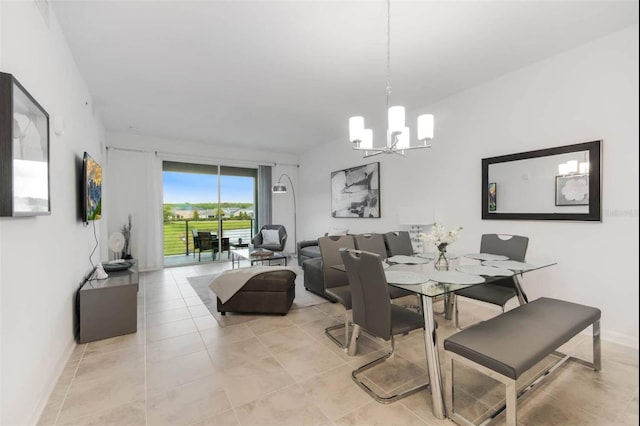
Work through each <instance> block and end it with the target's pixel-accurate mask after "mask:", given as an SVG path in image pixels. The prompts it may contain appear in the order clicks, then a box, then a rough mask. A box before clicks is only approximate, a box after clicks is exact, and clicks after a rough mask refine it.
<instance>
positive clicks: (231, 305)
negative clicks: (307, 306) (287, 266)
mask: <svg viewBox="0 0 640 426" xmlns="http://www.w3.org/2000/svg"><path fill="white" fill-rule="evenodd" d="M295 280H296V273H295V272H293V271H290V270H278V271H269V272H264V273H262V274H259V275H256V276H254V277H252V278H250V279H249V280H248V281H247V282H246V284H245V285H244V286H243V287H242V288H241V289H240V290H239V291H238V292H237V293H236V294H234V295H233V296H232V297H231V298H230V299H229V300H227V301H226V302H225V303H222V302H221V301H220V299H218V312H220V313H221V314H222V315H224V314H225V313H226V312H240V313H251V314H281V315H286V314H287V312H289V308H290V307H291V304H292V303H293V299H294V298H295V296H296V285H295Z"/></svg>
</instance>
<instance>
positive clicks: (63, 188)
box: [0, 1, 104, 425]
mask: <svg viewBox="0 0 640 426" xmlns="http://www.w3.org/2000/svg"><path fill="white" fill-rule="evenodd" d="M0 11H1V13H0V19H1V21H0V42H1V47H0V54H1V56H0V69H1V70H2V71H3V72H7V73H11V74H13V75H14V76H15V77H16V78H17V79H18V80H19V81H20V83H22V85H23V86H24V87H25V88H26V89H27V90H28V91H29V93H31V95H32V96H33V97H34V98H35V99H36V100H37V101H38V102H39V103H40V104H41V105H42V106H43V107H44V109H45V110H46V111H47V112H48V113H49V115H50V118H51V117H52V116H54V115H55V114H62V115H63V116H64V119H65V122H66V132H65V133H64V135H62V136H58V135H56V134H55V133H54V131H53V126H52V128H51V135H50V167H51V173H50V175H51V182H50V184H51V215H50V216H40V217H31V218H2V219H0V235H2V238H1V239H0V286H1V291H2V297H1V299H0V302H1V303H2V306H1V317H2V320H1V324H2V337H1V340H2V363H1V367H0V368H1V370H0V375H1V382H2V401H1V407H2V409H1V411H2V417H1V418H0V423H2V424H7V425H13V424H34V423H35V422H36V421H37V417H38V415H39V413H40V410H41V409H42V407H43V404H44V403H46V400H47V399H48V396H49V392H50V391H51V389H52V388H53V385H54V384H55V382H56V380H57V378H58V376H59V373H60V371H61V369H62V367H63V366H64V364H65V363H66V360H67V358H68V355H69V353H70V351H71V350H72V349H73V347H74V346H75V345H74V340H73V312H74V297H75V291H76V290H77V288H78V287H79V286H80V285H81V284H82V282H83V278H84V277H85V275H87V274H88V273H89V272H90V271H91V265H90V263H89V254H90V253H91V250H92V249H93V247H94V245H95V241H94V236H93V230H92V228H91V227H87V228H85V227H83V226H82V223H81V221H80V219H79V213H78V211H79V201H78V200H79V182H80V171H79V168H80V164H81V158H82V154H83V152H84V151H89V152H90V153H91V154H92V155H93V156H94V157H95V158H96V159H97V160H98V161H101V159H102V158H103V157H102V156H103V149H102V146H101V145H102V141H103V140H104V130H103V127H102V125H101V123H100V121H99V120H98V118H97V117H94V115H93V113H92V104H93V103H92V99H91V96H90V94H89V92H88V90H87V87H86V85H85V83H84V79H83V77H82V76H81V75H80V73H79V72H78V70H77V68H76V65H75V62H74V61H73V58H72V57H71V54H70V51H69V49H68V47H67V44H66V42H65V40H64V38H63V36H62V33H61V32H60V30H59V27H58V24H57V21H56V19H55V15H54V13H53V11H52V10H49V22H48V24H47V22H45V20H44V19H43V17H42V16H41V14H40V12H39V10H38V8H37V7H36V4H35V2H33V1H25V2H5V1H2V2H0ZM98 225H100V223H98ZM97 233H98V237H99V236H100V229H98V230H97ZM97 261H99V257H98V255H96V256H94V262H97Z"/></svg>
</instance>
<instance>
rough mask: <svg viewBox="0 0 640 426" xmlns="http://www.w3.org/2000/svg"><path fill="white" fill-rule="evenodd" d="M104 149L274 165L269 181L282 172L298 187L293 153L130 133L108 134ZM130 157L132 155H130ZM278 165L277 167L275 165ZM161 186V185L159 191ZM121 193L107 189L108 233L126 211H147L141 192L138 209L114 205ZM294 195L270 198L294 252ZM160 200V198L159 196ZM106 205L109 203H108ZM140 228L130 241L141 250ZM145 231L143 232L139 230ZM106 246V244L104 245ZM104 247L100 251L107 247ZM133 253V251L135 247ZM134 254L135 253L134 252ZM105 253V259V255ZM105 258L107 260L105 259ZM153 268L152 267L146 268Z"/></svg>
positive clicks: (189, 159) (169, 157) (212, 161)
mask: <svg viewBox="0 0 640 426" xmlns="http://www.w3.org/2000/svg"><path fill="white" fill-rule="evenodd" d="M107 146H108V147H109V148H120V149H128V150H141V151H145V152H154V151H157V152H158V156H159V157H161V158H162V159H165V160H172V161H184V162H193V163H200V164H218V163H220V164H222V165H229V166H240V167H242V166H246V167H255V166H256V165H258V164H261V165H271V166H275V167H273V169H272V182H273V183H276V182H277V180H278V178H279V177H280V175H281V174H282V173H286V174H287V175H288V176H290V177H291V180H292V181H293V183H294V185H297V166H296V165H297V162H298V157H297V156H296V155H292V154H284V153H278V152H273V151H260V150H255V149H245V148H238V147H233V146H229V145H224V144H203V143H198V142H190V141H174V140H167V139H161V138H155V137H147V136H137V135H131V134H124V133H108V134H107ZM132 154H133V153H132ZM276 163H277V165H276ZM123 173H132V174H133V175H132V179H138V180H144V179H147V180H148V179H150V177H149V176H140V174H139V173H137V174H136V171H123ZM284 182H285V183H286V184H287V188H289V186H290V185H289V181H288V180H286V178H285V181H284ZM152 183H153V182H149V183H148V185H149V187H150V188H151V187H152V185H151V184H152ZM161 187H162V184H161V183H160V188H161ZM297 191H298V190H297V188H296V196H297ZM119 194H121V192H116V194H114V195H113V196H110V195H111V194H110V192H109V190H107V197H109V198H108V199H109V200H111V204H113V205H112V206H111V207H107V208H109V209H111V210H109V211H112V212H113V213H114V214H109V219H108V230H109V231H108V232H113V231H115V230H118V229H120V227H121V226H122V225H123V224H124V223H125V222H126V219H127V217H126V212H127V211H129V212H131V211H137V212H144V211H145V210H146V211H148V208H147V207H145V206H148V205H149V204H150V201H149V198H150V196H151V195H150V194H149V193H147V196H145V193H144V192H143V191H138V192H137V195H136V197H135V199H136V201H137V203H138V206H137V207H136V206H130V207H127V208H126V209H122V208H119V206H116V205H115V204H117V203H118V202H119V199H120V200H121V199H122V197H121V196H119ZM291 197H293V194H292V193H291V192H288V193H287V194H282V195H277V194H274V196H273V197H272V199H273V203H272V212H273V223H278V224H282V225H285V227H286V228H287V232H288V234H289V237H288V239H287V246H286V251H288V252H293V251H295V245H294V236H293V234H294V222H293V218H294V210H293V199H292V198H291ZM128 198H129V202H133V200H131V197H128ZM160 199H162V196H160ZM105 204H109V202H108V201H107V202H106V203H105ZM140 220H141V219H139V218H135V217H134V226H135V223H136V222H139V221H140ZM160 231H161V230H160ZM140 232H141V230H140V228H139V227H138V228H136V229H134V230H132V239H133V242H134V247H136V246H137V247H141V246H142V245H143V244H142V243H141V242H142V241H147V240H149V239H150V237H149V235H141V234H140ZM142 232H144V231H142ZM105 247H106V245H105ZM105 247H103V250H106V248H105ZM134 252H135V248H134ZM134 254H135V253H134ZM106 255H107V254H106V252H105V253H104V256H106ZM105 258H106V257H105ZM149 266H151V268H153V265H149ZM141 268H143V269H147V265H146V264H143V265H141Z"/></svg>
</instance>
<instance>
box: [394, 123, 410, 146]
mask: <svg viewBox="0 0 640 426" xmlns="http://www.w3.org/2000/svg"><path fill="white" fill-rule="evenodd" d="M410 143H411V132H410V130H409V128H408V127H405V128H404V130H403V131H402V134H400V135H399V136H398V143H397V144H396V148H398V149H407V148H409V145H410Z"/></svg>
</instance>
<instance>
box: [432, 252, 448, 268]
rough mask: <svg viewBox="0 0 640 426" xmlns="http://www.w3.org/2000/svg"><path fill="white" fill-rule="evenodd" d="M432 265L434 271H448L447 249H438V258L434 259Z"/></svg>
mask: <svg viewBox="0 0 640 426" xmlns="http://www.w3.org/2000/svg"><path fill="white" fill-rule="evenodd" d="M433 267H434V268H435V270H436V271H448V270H449V259H447V251H446V250H440V251H439V255H438V258H437V259H436V261H435V263H434V264H433Z"/></svg>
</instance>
